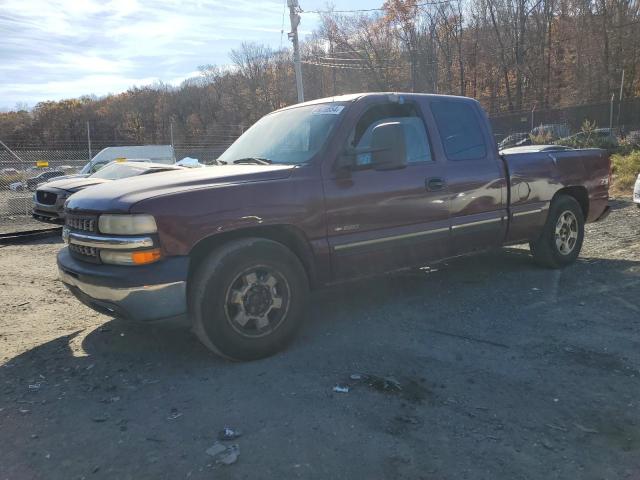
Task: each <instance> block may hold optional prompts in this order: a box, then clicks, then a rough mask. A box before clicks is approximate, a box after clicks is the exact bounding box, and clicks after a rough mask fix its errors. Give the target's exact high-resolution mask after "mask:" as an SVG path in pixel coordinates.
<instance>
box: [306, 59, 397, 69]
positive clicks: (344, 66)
mask: <svg viewBox="0 0 640 480" xmlns="http://www.w3.org/2000/svg"><path fill="white" fill-rule="evenodd" d="M302 63H304V64H307V65H316V66H318V67H328V68H338V69H340V68H342V69H346V70H390V69H394V68H405V67H406V65H394V66H387V67H379V66H374V67H367V66H364V65H362V66H355V65H344V64H342V65H341V64H332V63H321V62H310V61H307V60H303V61H302Z"/></svg>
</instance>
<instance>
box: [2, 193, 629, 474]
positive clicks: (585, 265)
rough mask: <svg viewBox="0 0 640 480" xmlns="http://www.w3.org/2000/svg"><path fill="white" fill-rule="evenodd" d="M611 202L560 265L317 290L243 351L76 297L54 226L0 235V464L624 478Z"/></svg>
mask: <svg viewBox="0 0 640 480" xmlns="http://www.w3.org/2000/svg"><path fill="white" fill-rule="evenodd" d="M615 207H616V210H615V211H614V212H613V213H612V214H611V216H610V217H609V219H608V220H607V221H606V222H605V223H602V224H597V225H590V226H588V232H587V240H586V243H585V247H584V250H583V254H582V257H581V259H580V260H579V262H578V263H577V264H576V265H574V266H572V267H570V268H567V269H565V270H562V271H549V270H543V269H539V268H537V267H535V266H534V265H533V264H532V262H531V259H530V257H529V256H528V255H527V251H526V250H523V249H518V248H512V249H506V250H503V251H500V252H495V253H489V254H483V255H481V256H478V257H475V258H473V259H469V258H467V259H458V260H455V261H452V262H448V263H447V264H444V265H440V266H438V267H436V268H435V269H434V270H431V271H429V272H428V273H427V271H421V272H414V273H407V274H402V275H397V276H390V277H385V278H383V279H376V280H370V281H367V282H364V283H358V284H353V285H348V286H341V287H337V288H334V289H331V290H326V291H322V292H317V293H316V294H314V296H313V298H312V303H311V305H310V308H309V311H308V318H307V322H306V325H305V327H304V328H303V331H302V334H301V336H300V337H299V338H298V340H297V341H296V342H295V343H294V344H293V345H292V346H291V348H290V349H288V350H287V351H286V352H284V353H282V354H280V355H278V356H276V357H273V358H270V359H267V360H263V361H258V362H253V363H244V364H233V363H229V362H226V361H222V360H220V359H218V358H216V357H214V356H212V355H211V354H209V353H208V352H207V351H206V350H205V349H204V348H203V347H201V346H200V344H199V343H198V342H197V341H196V340H195V339H194V338H193V337H192V336H191V335H190V334H189V333H188V332H187V331H185V330H183V329H181V328H178V327H177V326H164V327H162V328H160V327H154V328H151V327H145V326H138V325H132V324H128V323H124V322H120V321H115V320H112V319H110V318H107V317H105V316H102V315H98V314H96V313H93V312H92V311H91V310H89V309H87V308H85V307H83V306H82V305H80V304H79V303H78V302H77V301H75V300H74V299H73V298H72V297H71V296H70V295H69V294H68V293H67V292H66V291H65V289H64V288H63V286H62V285H61V284H60V282H58V281H57V280H56V269H55V260H54V257H55V253H56V251H57V250H58V249H59V248H60V247H61V244H60V242H59V241H57V240H52V241H49V242H40V243H38V244H30V245H21V246H7V247H3V248H0V271H2V277H1V280H0V347H1V348H0V442H1V443H0V444H1V445H2V446H1V448H0V479H5V478H6V479H32V478H43V479H44V478H46V479H74V478H87V479H92V478H109V479H113V478H117V479H142V478H154V479H155V478H167V479H176V478H280V479H287V478H318V479H328V478H331V479H338V478H345V479H353V478H364V479H379V478H390V479H391V478H392V479H398V478H411V479H417V478H421V479H464V478H469V479H509V480H513V479H541V480H542V479H544V480H548V479H550V478H562V479H572V480H573V479H578V478H579V479H592V478H593V479H625V478H628V479H640V396H639V395H638V394H639V392H640V370H639V368H640V329H639V328H640V295H639V292H640V209H638V208H636V207H635V206H633V205H631V204H629V203H628V202H616V203H615ZM354 373H369V374H376V375H382V376H391V377H393V378H394V379H395V380H397V381H398V382H399V383H400V386H401V390H400V391H384V389H379V388H376V386H370V385H368V384H367V383H368V382H365V381H363V380H352V379H350V375H351V374H354ZM338 384H340V385H349V386H350V390H349V392H348V393H335V392H333V387H334V386H336V385H338ZM224 426H230V427H233V428H237V429H240V430H242V432H243V435H242V436H241V437H240V438H239V439H238V440H236V443H237V444H238V445H239V447H240V457H239V459H238V461H237V462H236V463H235V464H233V465H229V466H223V465H216V464H215V462H214V461H213V459H212V457H210V456H209V455H207V453H206V450H207V449H208V448H209V447H210V446H211V445H212V444H213V443H214V442H215V440H216V435H217V432H218V431H219V430H220V429H222V428H223V427H224Z"/></svg>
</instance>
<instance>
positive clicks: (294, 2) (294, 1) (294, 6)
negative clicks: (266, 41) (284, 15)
mask: <svg viewBox="0 0 640 480" xmlns="http://www.w3.org/2000/svg"><path fill="white" fill-rule="evenodd" d="M287 5H288V6H289V20H291V31H290V32H289V34H288V36H289V40H291V42H292V43H293V67H294V69H295V72H296V88H297V89H298V102H304V89H303V86H302V65H301V63H300V45H299V44H298V25H300V15H298V12H299V11H300V5H298V0H287Z"/></svg>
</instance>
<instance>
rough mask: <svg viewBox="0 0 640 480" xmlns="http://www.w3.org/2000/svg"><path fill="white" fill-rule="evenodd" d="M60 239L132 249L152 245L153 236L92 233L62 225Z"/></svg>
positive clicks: (100, 246)
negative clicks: (75, 230)
mask: <svg viewBox="0 0 640 480" xmlns="http://www.w3.org/2000/svg"><path fill="white" fill-rule="evenodd" d="M62 239H63V240H64V242H65V243H73V244H75V245H80V246H83V247H93V248H106V249H111V250H134V249H137V248H149V247H153V246H154V241H153V238H151V237H148V236H108V235H93V234H88V233H79V232H74V231H71V230H70V229H69V228H68V227H64V228H63V229H62Z"/></svg>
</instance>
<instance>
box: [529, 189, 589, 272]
mask: <svg viewBox="0 0 640 480" xmlns="http://www.w3.org/2000/svg"><path fill="white" fill-rule="evenodd" d="M583 240H584V215H583V213H582V209H581V208H580V205H579V204H578V202H577V201H576V199H575V198H573V197H571V196H569V195H560V196H558V197H557V198H556V199H555V200H554V201H553V202H552V203H551V206H550V208H549V216H548V217H547V221H546V223H545V224H544V227H543V228H542V233H541V235H540V237H538V239H537V240H535V241H533V242H531V243H529V248H530V249H531V254H532V255H533V259H534V260H535V262H536V263H537V264H538V265H541V266H543V267H547V268H562V267H564V266H567V265H570V264H572V263H573V262H575V260H576V258H578V255H579V254H580V249H581V248H582V242H583Z"/></svg>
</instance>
